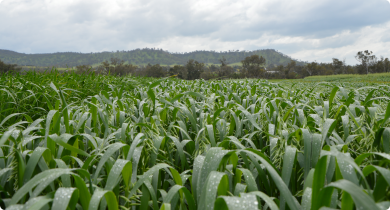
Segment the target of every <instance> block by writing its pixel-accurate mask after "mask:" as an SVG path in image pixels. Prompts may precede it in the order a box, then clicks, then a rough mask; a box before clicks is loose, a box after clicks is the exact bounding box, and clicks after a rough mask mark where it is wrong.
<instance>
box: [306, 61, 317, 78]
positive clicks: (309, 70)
mask: <svg viewBox="0 0 390 210" xmlns="http://www.w3.org/2000/svg"><path fill="white" fill-rule="evenodd" d="M317 66H318V63H317V62H316V61H313V62H311V63H308V64H307V65H306V66H305V70H306V72H307V73H308V74H309V76H312V75H313V74H315V72H316V70H317Z"/></svg>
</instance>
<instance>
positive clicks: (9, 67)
mask: <svg viewBox="0 0 390 210" xmlns="http://www.w3.org/2000/svg"><path fill="white" fill-rule="evenodd" d="M20 70H21V68H18V67H17V65H16V64H6V63H4V62H3V61H1V60H0V74H3V73H7V72H20Z"/></svg>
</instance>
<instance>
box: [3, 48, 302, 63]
mask: <svg viewBox="0 0 390 210" xmlns="http://www.w3.org/2000/svg"><path fill="white" fill-rule="evenodd" d="M251 55H259V56H263V57H264V58H265V59H266V62H267V63H266V65H270V64H275V65H287V64H288V63H289V62H290V61H291V60H292V59H291V58H290V57H289V56H287V55H284V54H283V53H280V52H277V51H276V50H273V49H264V50H256V51H226V52H216V51H194V52H189V53H170V52H167V51H164V50H162V49H151V48H145V49H135V50H131V51H116V52H99V53H76V52H58V53H46V54H24V53H17V52H14V51H10V50H0V60H2V61H3V62H5V63H12V64H17V65H19V66H57V67H66V66H69V67H71V66H78V65H84V64H85V65H97V64H100V63H101V62H103V61H105V60H110V59H111V58H118V59H120V60H124V61H125V62H126V63H129V64H134V65H146V64H160V65H174V64H180V65H184V64H186V62H187V61H188V60H190V59H194V60H196V61H199V62H202V63H205V64H220V62H219V59H222V57H224V58H225V59H226V61H227V62H228V63H229V64H235V63H237V65H240V63H239V62H240V61H241V60H244V59H245V57H247V56H251ZM297 63H298V64H303V63H302V62H297Z"/></svg>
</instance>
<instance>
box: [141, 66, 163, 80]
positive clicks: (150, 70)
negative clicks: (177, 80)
mask: <svg viewBox="0 0 390 210" xmlns="http://www.w3.org/2000/svg"><path fill="white" fill-rule="evenodd" d="M145 73H146V76H148V77H165V74H166V72H165V71H164V69H163V68H162V67H161V66H160V64H155V65H150V64H148V65H147V66H146V69H145Z"/></svg>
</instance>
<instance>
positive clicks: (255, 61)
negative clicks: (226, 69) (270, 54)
mask: <svg viewBox="0 0 390 210" xmlns="http://www.w3.org/2000/svg"><path fill="white" fill-rule="evenodd" d="M241 63H242V67H243V68H244V70H245V72H246V74H247V75H248V77H256V78H258V77H261V76H262V75H263V74H264V72H265V70H264V68H263V65H264V64H265V58H263V57H262V56H258V55H251V56H248V57H246V58H245V59H244V60H242V61H241Z"/></svg>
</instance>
